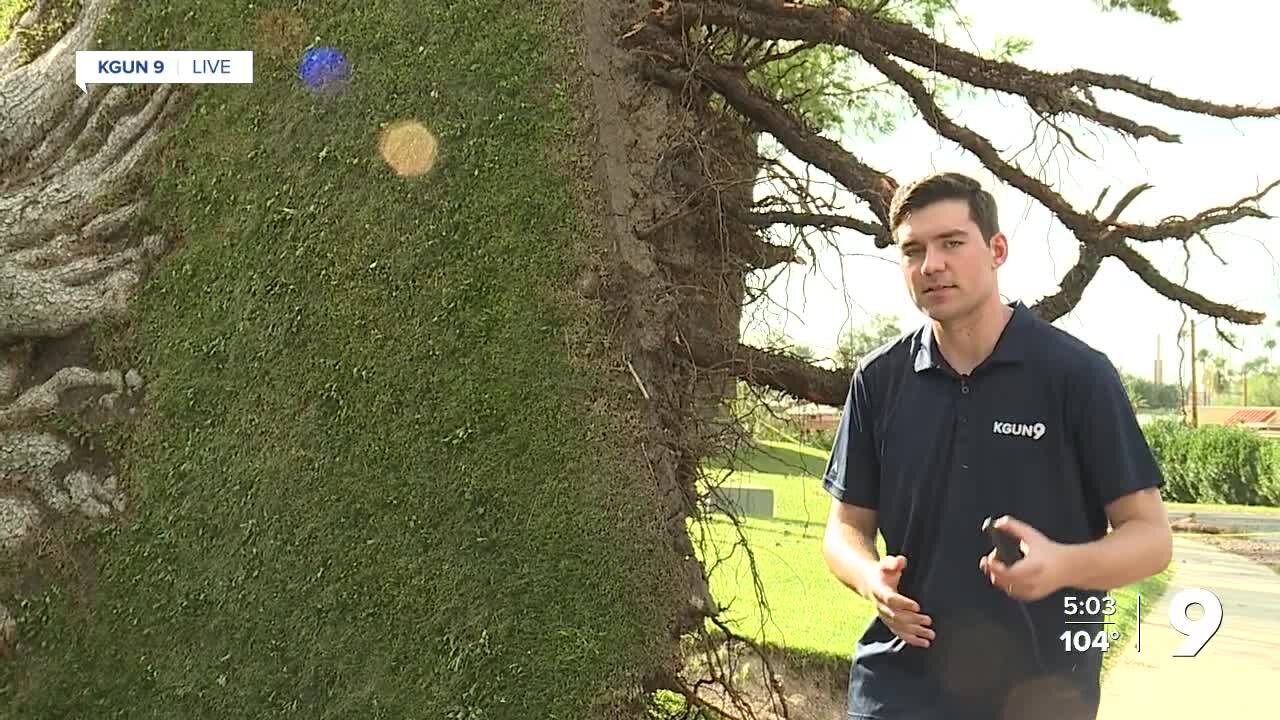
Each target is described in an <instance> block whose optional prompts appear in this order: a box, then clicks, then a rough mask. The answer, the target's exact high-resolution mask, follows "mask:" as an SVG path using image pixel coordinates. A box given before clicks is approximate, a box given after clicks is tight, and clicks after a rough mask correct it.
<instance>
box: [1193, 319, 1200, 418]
mask: <svg viewBox="0 0 1280 720" xmlns="http://www.w3.org/2000/svg"><path fill="white" fill-rule="evenodd" d="M1199 402H1200V401H1199V398H1198V397H1197V396H1196V324H1195V323H1194V322H1193V323H1191V427H1200V408H1199Z"/></svg>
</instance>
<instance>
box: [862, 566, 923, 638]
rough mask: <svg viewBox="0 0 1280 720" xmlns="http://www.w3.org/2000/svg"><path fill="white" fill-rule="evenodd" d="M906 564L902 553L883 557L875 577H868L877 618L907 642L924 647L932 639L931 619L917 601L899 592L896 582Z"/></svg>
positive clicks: (900, 577) (899, 578)
mask: <svg viewBox="0 0 1280 720" xmlns="http://www.w3.org/2000/svg"><path fill="white" fill-rule="evenodd" d="M906 567H907V558H906V557H904V556H902V555H890V556H888V557H885V558H882V559H881V560H880V564H879V565H878V566H877V569H876V570H875V571H874V572H875V573H876V575H877V577H874V578H872V580H871V585H870V590H871V596H872V597H873V598H875V603H876V612H878V613H879V614H880V620H881V621H883V622H884V624H885V625H887V626H888V627H889V629H890V630H891V631H893V634H894V635H896V636H898V637H899V638H902V640H904V641H905V642H906V643H907V644H908V645H914V646H915V647H925V648H927V647H929V644H930V643H931V642H932V640H933V638H934V632H933V629H932V628H931V627H930V626H931V625H932V624H933V620H932V619H931V618H930V617H929V616H928V615H924V614H922V613H921V612H920V604H919V603H917V602H916V601H915V600H912V599H911V598H909V597H907V596H905V595H902V594H901V593H899V592H898V582H899V581H900V580H901V579H902V571H903V570H904V569H906Z"/></svg>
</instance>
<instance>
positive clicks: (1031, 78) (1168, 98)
mask: <svg viewBox="0 0 1280 720" xmlns="http://www.w3.org/2000/svg"><path fill="white" fill-rule="evenodd" d="M664 20H665V22H666V23H668V24H669V25H673V26H679V27H682V28H688V27H690V26H693V25H698V24H710V25H723V26H732V27H734V28H736V29H738V30H739V31H741V32H743V33H745V34H747V35H750V36H753V37H768V38H773V39H780V40H796V41H803V42H808V43H831V44H839V45H845V46H847V47H851V48H852V47H853V45H852V44H851V42H850V34H852V33H861V34H864V35H865V36H866V37H867V38H868V39H871V40H872V41H873V42H875V43H876V44H878V45H882V46H884V47H887V48H890V52H892V54H893V55H894V56H896V57H899V58H901V59H903V60H906V61H908V62H911V63H914V64H916V65H919V66H920V67H924V68H928V69H930V70H933V71H935V72H939V73H942V74H944V75H947V76H950V77H952V78H955V79H956V80H960V81H962V82H965V83H968V84H970V85H972V86H974V87H980V88H985V89H987V90H996V91H1001V92H1007V93H1012V94H1015V95H1020V96H1022V97H1023V98H1025V99H1026V100H1027V102H1028V104H1029V105H1030V106H1031V107H1032V108H1034V109H1037V110H1040V111H1043V112H1046V113H1048V114H1056V113H1060V112H1069V113H1073V114H1075V115H1079V116H1081V117H1085V118H1088V119H1090V120H1093V121H1094V122H1096V123H1098V124H1099V125H1102V126H1105V127H1109V128H1112V129H1113V130H1117V131H1119V132H1123V133H1125V134H1128V135H1131V136H1132V137H1135V138H1143V137H1153V138H1156V139H1158V140H1161V141H1164V142H1178V141H1179V139H1178V136H1177V135H1174V134H1172V133H1168V132H1165V131H1163V130H1160V129H1159V128H1155V127H1152V126H1150V125H1143V124H1140V123H1137V122H1134V121H1133V120H1130V119H1128V118H1124V117H1121V116H1119V115H1116V114H1114V113H1110V112H1107V111H1105V110H1102V109H1101V108H1099V107H1098V106H1097V105H1096V104H1095V103H1094V102H1093V100H1092V98H1091V96H1092V93H1091V92H1090V90H1091V89H1093V88H1096V89H1103V90H1114V91H1117V92H1124V93H1127V94H1129V95H1132V96H1134V97H1137V98H1140V99H1142V100H1146V101H1148V102H1152V103H1157V104H1160V105H1164V106H1165V107H1168V108H1171V109H1174V110H1181V111H1185V112H1191V113H1197V114H1201V115H1209V116H1212V117H1220V118H1228V119H1234V118H1244V117H1255V118H1267V117H1280V107H1273V108H1262V107H1250V106H1246V105H1222V104H1217V103H1211V102H1207V101H1204V100H1195V99H1191V98H1185V97H1181V96H1179V95H1177V94H1175V93H1172V92H1168V91H1166V90H1160V89H1157V88H1154V87H1151V86H1150V85H1148V84H1146V83H1142V82H1139V81H1137V80H1134V79H1133V78H1129V77H1126V76H1124V75H1114V74H1108V73H1099V72H1093V71H1090V70H1082V69H1076V70H1070V71H1067V72H1061V73H1049V72H1041V71H1037V70H1032V69H1029V68H1026V67H1023V66H1021V65H1019V64H1017V63H1013V62H1007V61H1000V60H991V59H988V58H984V57H982V56H980V55H975V54H973V53H970V52H966V51H964V50H960V49H958V48H955V47H952V46H950V45H946V44H944V43H941V42H938V41H937V40H934V39H933V38H931V37H929V36H928V35H926V34H925V33H923V32H920V31H919V30H917V29H916V28H914V27H912V26H911V25H907V24H904V23H899V22H895V21H892V20H887V19H885V18H883V17H878V16H877V15H876V14H875V13H874V12H868V11H861V10H848V9H845V8H839V7H837V8H829V7H815V6H810V5H798V4H795V5H793V4H786V3H774V2H768V1H767V0H743V1H742V2H740V3H739V4H736V5H735V4H733V3H728V2H723V1H718V0H691V1H690V2H677V3H675V4H674V5H671V6H668V9H667V10H666V15H665V18H664ZM854 49H856V48H854Z"/></svg>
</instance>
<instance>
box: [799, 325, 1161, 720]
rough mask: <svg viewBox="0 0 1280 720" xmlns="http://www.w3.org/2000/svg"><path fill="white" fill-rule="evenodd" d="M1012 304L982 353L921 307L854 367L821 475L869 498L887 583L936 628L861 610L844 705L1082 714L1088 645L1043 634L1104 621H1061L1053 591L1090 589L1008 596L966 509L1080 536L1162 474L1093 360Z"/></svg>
mask: <svg viewBox="0 0 1280 720" xmlns="http://www.w3.org/2000/svg"><path fill="white" fill-rule="evenodd" d="M1011 307H1012V308H1013V311H1014V312H1013V316H1012V318H1011V319H1010V320H1009V322H1008V324H1007V325H1006V326H1005V328H1004V330H1003V332H1002V333H1001V336H1000V339H999V341H998V342H997V343H996V346H995V348H994V350H993V351H992V353H991V355H990V356H989V357H988V358H987V359H986V360H985V361H983V362H982V363H981V364H980V365H979V366H978V367H976V368H974V370H973V372H972V373H970V374H969V375H967V376H961V375H960V374H958V373H957V372H956V371H955V370H953V369H952V368H951V366H950V365H949V364H948V363H947V361H946V359H945V358H944V357H943V356H942V354H941V353H940V352H939V351H938V349H937V347H936V346H935V345H934V341H933V332H932V328H931V326H930V325H929V324H927V323H926V324H925V325H924V326H923V327H921V328H920V329H919V330H916V331H914V332H911V333H907V334H905V335H903V336H902V337H900V338H898V339H897V340H895V341H892V342H890V343H888V344H886V345H884V346H882V347H880V348H878V349H877V350H875V351H873V352H871V353H869V354H868V355H867V356H866V357H865V358H863V360H862V361H861V362H860V363H859V365H858V367H857V369H856V370H855V372H854V375H853V378H852V381H851V383H850V388H849V394H848V398H847V400H846V402H845V407H844V414H843V417H842V418H841V422H840V427H839V429H838V430H837V433H836V440H835V443H834V446H833V448H832V452H831V457H830V460H829V462H828V465H827V469H826V472H825V476H824V480H823V485H824V487H825V488H826V490H827V492H829V493H830V494H831V495H832V496H833V497H835V498H836V499H838V500H840V501H842V502H846V503H852V504H854V505H860V506H863V507H868V508H874V509H875V510H876V511H877V523H878V525H879V529H880V533H881V534H882V535H883V536H884V539H885V543H886V546H887V551H888V553H889V554H891V555H904V556H906V558H907V565H906V569H905V571H904V573H903V576H902V579H901V582H900V583H899V585H898V590H899V591H900V592H901V593H902V594H904V595H906V596H907V597H909V598H912V599H914V600H915V601H916V602H918V603H919V604H920V608H921V611H922V612H923V613H925V614H926V615H929V616H930V617H931V618H932V619H933V629H934V631H935V632H936V634H937V635H936V637H935V639H934V641H933V643H932V645H931V646H930V647H928V648H917V647H912V646H909V645H906V644H905V643H904V642H903V641H901V640H899V639H898V638H897V637H895V636H894V635H893V633H892V632H891V631H890V630H889V629H888V628H887V627H886V626H885V625H884V624H883V623H882V622H881V621H880V619H879V618H878V617H877V618H875V619H874V620H873V622H872V623H871V624H870V626H869V627H867V628H866V631H865V633H864V634H863V635H862V637H861V638H860V640H859V642H858V645H857V648H856V651H855V653H854V657H853V663H852V668H851V673H850V679H849V710H850V717H851V718H884V719H892V720H904V719H905V718H911V719H913V720H941V719H942V718H946V719H947V720H956V719H957V718H966V719H967V718H975V719H976V718H984V719H985V720H991V719H992V718H1001V719H1002V720H1003V719H1005V718H1014V717H1026V718H1036V719H1037V720H1056V719H1057V718H1068V717H1069V718H1073V720H1074V718H1093V717H1094V716H1095V714H1096V711H1097V704H1098V676H1099V671H1100V668H1101V661H1102V654H1101V651H1100V650H1098V649H1092V648H1091V649H1090V650H1088V651H1077V650H1075V649H1072V650H1070V651H1068V650H1067V649H1066V648H1065V647H1064V642H1063V640H1062V639H1061V637H1060V636H1061V635H1062V633H1063V632H1064V631H1066V630H1071V631H1072V632H1075V631H1077V630H1085V631H1086V632H1088V635H1089V637H1090V638H1092V637H1093V636H1094V635H1095V634H1096V633H1097V632H1098V631H1102V630H1106V629H1109V626H1104V625H1100V624H1096V625H1081V624H1068V623H1066V622H1065V620H1067V619H1068V617H1067V616H1066V614H1065V612H1064V599H1065V597H1066V596H1074V597H1075V598H1077V602H1078V604H1079V605H1080V606H1083V605H1084V604H1085V602H1086V599H1087V598H1089V597H1097V598H1099V600H1101V599H1102V598H1103V597H1105V593H1102V592H1097V591H1085V590H1079V589H1072V588H1068V589H1064V590H1062V591H1059V592H1057V593H1054V594H1052V595H1050V596H1048V597H1046V598H1044V599H1042V600H1039V601H1036V602H1032V603H1026V604H1025V606H1023V605H1022V604H1021V603H1019V602H1018V601H1016V600H1014V599H1013V598H1010V597H1009V596H1008V595H1006V594H1005V593H1003V592H1002V591H1000V590H998V589H996V588H994V587H992V585H991V582H990V581H989V580H988V579H987V577H986V576H985V575H983V573H982V571H981V570H980V569H979V568H978V559H979V558H980V557H981V556H982V555H983V554H985V553H988V552H990V550H991V544H990V542H989V540H988V539H987V538H986V536H985V535H984V534H983V533H982V531H981V526H982V521H983V519H984V518H986V517H988V516H990V517H999V516H1000V515H1003V514H1006V513H1007V514H1010V515H1013V516H1015V517H1017V518H1019V519H1021V520H1023V521H1024V522H1027V523H1030V524H1031V525H1032V526H1033V527H1035V528H1037V529H1038V530H1039V531H1040V532H1042V533H1044V534H1045V535H1046V536H1048V537H1049V538H1051V539H1053V540H1056V541H1058V542H1062V543H1083V542H1088V541H1091V540H1096V539H1098V538H1101V537H1103V536H1104V535H1105V534H1106V532H1107V528H1108V521H1107V516H1106V512H1105V508H1106V505H1107V504H1108V503H1110V502H1111V501H1112V500H1115V499H1117V498H1119V497H1121V496H1123V495H1126V494H1128V493H1132V492H1134V491H1137V490H1141V489H1143V488H1148V487H1158V486H1160V485H1162V484H1163V478H1162V476H1161V473H1160V469H1159V466H1158V465H1157V463H1156V461H1155V458H1154V457H1153V455H1152V452H1151V449H1150V448H1149V446H1148V445H1147V443H1146V439H1145V438H1144V436H1143V434H1142V431H1141V429H1140V427H1139V425H1138V422H1137V419H1136V418H1135V416H1134V413H1133V410H1132V407H1131V405H1130V404H1129V399H1128V396H1127V394H1126V393H1125V389H1124V385H1123V383H1122V382H1121V379H1120V376H1119V373H1118V372H1117V371H1116V369H1115V367H1114V365H1112V363H1111V362H1110V360H1109V359H1108V358H1107V357H1106V356H1105V355H1103V354H1102V353H1101V352H1098V351H1097V350H1094V349H1093V348H1091V347H1089V346H1088V345H1086V344H1085V343H1083V342H1082V341H1080V340H1079V339H1077V338H1075V337H1073V336H1071V335H1069V334H1068V333H1066V332H1064V331H1062V330H1060V329H1058V328H1056V327H1054V326H1053V325H1051V324H1050V323H1048V322H1045V321H1044V320H1043V319H1041V318H1040V317H1039V316H1037V315H1036V314H1035V313H1033V312H1032V311H1031V310H1030V309H1029V308H1027V307H1026V306H1025V305H1023V304H1022V303H1014V304H1012V306H1011ZM1069 619H1071V620H1074V621H1081V620H1093V621H1101V620H1104V619H1106V618H1103V617H1102V616H1101V615H1100V614H1095V615H1086V614H1084V613H1083V612H1080V613H1078V614H1076V615H1074V616H1072V617H1071V618H1069ZM1112 619H1114V618H1112ZM1032 628H1034V633H1033V630H1032ZM1127 641H1128V638H1122V639H1121V641H1120V642H1121V643H1124V642H1127ZM1037 648H1038V650H1037ZM1073 648H1074V646H1073ZM1069 706H1070V707H1074V708H1075V710H1074V711H1071V712H1068V707H1069ZM1014 707H1018V708H1021V710H1019V711H1017V712H1013V711H1012V708H1014Z"/></svg>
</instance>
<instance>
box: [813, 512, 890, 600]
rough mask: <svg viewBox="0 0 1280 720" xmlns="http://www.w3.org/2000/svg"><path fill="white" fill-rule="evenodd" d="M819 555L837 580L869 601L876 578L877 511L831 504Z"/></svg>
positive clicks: (877, 556) (878, 564)
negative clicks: (824, 559) (873, 581)
mask: <svg viewBox="0 0 1280 720" xmlns="http://www.w3.org/2000/svg"><path fill="white" fill-rule="evenodd" d="M822 555H823V557H824V558H826V561H827V567H828V568H830V570H831V573H832V574H833V575H835V576H836V579H837V580H839V581H840V582H842V583H844V585H845V586H846V587H848V588H850V589H851V590H853V591H854V592H856V593H858V594H859V595H861V596H862V597H864V598H867V599H868V600H871V599H873V598H872V597H871V584H872V580H873V579H874V578H875V577H877V576H878V573H879V566H880V553H879V551H877V550H876V511H875V510H873V509H871V508H865V507H860V506H858V505H851V504H849V503H843V502H840V501H839V500H834V499H833V500H832V501H831V513H830V514H829V515H828V516H827V529H826V532H825V533H824V534H823V538H822Z"/></svg>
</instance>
